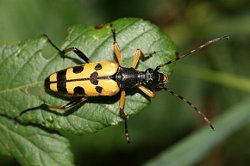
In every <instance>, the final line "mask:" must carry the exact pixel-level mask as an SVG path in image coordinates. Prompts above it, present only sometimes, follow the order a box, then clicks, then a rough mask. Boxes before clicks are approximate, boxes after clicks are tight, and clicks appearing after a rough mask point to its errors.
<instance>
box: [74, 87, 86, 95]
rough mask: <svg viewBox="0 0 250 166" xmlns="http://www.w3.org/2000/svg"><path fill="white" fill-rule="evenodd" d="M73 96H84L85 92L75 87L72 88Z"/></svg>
mask: <svg viewBox="0 0 250 166" xmlns="http://www.w3.org/2000/svg"><path fill="white" fill-rule="evenodd" d="M74 94H75V95H84V94H85V90H84V89H83V88H82V87H80V86H77V87H75V88H74Z"/></svg>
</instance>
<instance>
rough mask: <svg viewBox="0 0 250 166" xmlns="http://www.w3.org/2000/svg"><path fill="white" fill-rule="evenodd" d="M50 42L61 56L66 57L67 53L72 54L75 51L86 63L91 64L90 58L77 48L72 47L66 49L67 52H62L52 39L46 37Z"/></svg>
mask: <svg viewBox="0 0 250 166" xmlns="http://www.w3.org/2000/svg"><path fill="white" fill-rule="evenodd" d="M44 36H45V37H46V38H47V40H48V42H49V43H50V44H51V45H52V47H54V48H55V49H56V50H57V51H58V52H59V53H60V54H61V56H64V54H66V53H67V52H70V51H74V53H75V54H76V55H77V56H79V57H80V58H81V59H82V60H84V61H85V62H86V63H89V62H90V60H89V58H88V57H87V56H86V55H85V54H84V53H83V52H82V51H80V50H79V49H77V48H75V47H70V48H66V49H65V50H62V51H61V50H60V49H59V48H58V47H57V46H56V45H55V44H54V43H53V42H52V40H50V38H49V37H48V36H47V35H44Z"/></svg>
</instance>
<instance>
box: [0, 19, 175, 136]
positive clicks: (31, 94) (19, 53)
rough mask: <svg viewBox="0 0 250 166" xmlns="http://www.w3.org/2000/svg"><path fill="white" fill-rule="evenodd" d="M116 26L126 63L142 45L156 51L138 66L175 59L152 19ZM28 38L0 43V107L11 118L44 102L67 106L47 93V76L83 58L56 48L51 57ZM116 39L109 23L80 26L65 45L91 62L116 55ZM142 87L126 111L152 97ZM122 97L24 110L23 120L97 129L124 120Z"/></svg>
mask: <svg viewBox="0 0 250 166" xmlns="http://www.w3.org/2000/svg"><path fill="white" fill-rule="evenodd" d="M113 26H114V28H115V29H116V32H117V42H118V44H119V46H120V50H121V52H122V56H123V60H124V65H125V66H130V64H131V63H132V59H133V54H134V52H135V50H136V49H137V48H140V49H142V51H143V52H144V53H151V52H153V51H157V54H155V55H154V56H153V57H152V58H150V59H148V60H146V61H144V62H140V63H139V65H138V69H140V70H144V69H146V68H149V67H151V68H155V67H156V66H157V65H159V64H161V63H163V62H166V61H168V60H170V59H172V58H174V56H175V46H174V44H173V43H172V41H171V40H170V39H169V38H168V37H166V36H165V35H164V34H163V33H161V32H160V31H159V29H158V28H157V27H156V26H154V25H152V24H151V23H149V22H146V21H143V20H142V19H136V18H130V19H129V18H126V19H120V20H117V21H114V22H113ZM38 40H42V42H43V44H45V42H46V39H45V38H44V37H41V38H40V39H38ZM30 42H31V41H25V42H24V44H21V45H20V46H19V47H14V48H11V49H7V48H2V51H1V54H2V57H3V58H2V59H1V61H2V63H4V66H2V67H1V71H6V72H5V73H4V75H3V79H1V83H0V85H2V86H1V91H0V94H1V100H2V102H4V103H5V104H4V105H2V106H1V112H3V113H5V114H8V115H9V116H11V117H13V116H14V115H17V114H18V113H19V112H20V111H22V110H25V109H27V108H31V107H36V106H38V105H40V104H42V103H44V102H45V103H47V104H50V105H63V104H65V103H67V102H69V100H66V101H65V100H64V99H60V98H58V97H57V96H51V95H49V94H47V93H46V92H45V91H44V87H43V84H44V79H45V78H46V77H47V76H48V75H50V74H51V73H53V72H55V71H59V70H61V69H63V68H66V67H69V66H73V65H76V62H81V61H80V59H77V58H78V57H77V56H76V55H75V54H73V53H69V54H67V56H68V57H70V58H71V59H70V58H64V59H62V58H61V57H60V56H58V53H55V54H54V55H50V56H48V55H42V54H41V52H39V51H36V50H35V49H34V46H33V45H31V43H30ZM112 42H113V38H112V33H111V29H110V26H109V24H106V25H104V26H103V28H101V29H96V28H94V26H82V25H77V26H74V27H72V28H70V30H69V35H68V37H67V38H66V41H65V42H64V43H63V46H62V48H61V49H65V48H68V47H77V48H79V49H80V50H82V51H83V52H84V53H85V54H86V55H87V56H88V57H89V58H90V59H91V60H92V61H93V62H96V61H105V60H114V58H115V57H114V55H113V49H112ZM7 53H9V54H8V55H7ZM5 54H6V55H5ZM5 57H8V58H5ZM46 58H47V59H46ZM72 58H73V60H72ZM13 66H15V68H13ZM13 70H14V71H13ZM170 71H171V69H170V68H169V66H168V67H166V68H164V69H163V72H167V73H170ZM10 76H11V77H10ZM138 92H139V91H138V90H129V91H127V94H128V95H127V97H126V105H125V112H126V113H127V114H128V115H131V114H135V113H138V112H139V111H141V110H142V109H143V108H144V107H145V106H146V105H147V104H148V103H149V99H148V98H147V97H145V95H142V94H141V93H138ZM118 102H119V96H118V95H117V96H114V97H98V98H91V99H89V100H88V101H87V102H86V103H85V104H84V105H82V106H81V107H80V108H78V109H77V110H74V112H73V113H72V114H69V115H68V116H58V115H55V114H53V113H50V112H47V111H45V110H36V111H33V112H28V113H26V114H23V116H21V117H20V118H19V120H20V121H22V122H29V123H35V124H40V125H42V126H44V127H47V128H50V129H54V130H57V131H63V132H69V133H74V134H85V133H93V132H96V131H98V130H100V129H102V128H104V127H106V126H110V125H116V124H117V123H118V122H120V121H122V119H121V118H120V117H119V111H118ZM60 111H61V110H60Z"/></svg>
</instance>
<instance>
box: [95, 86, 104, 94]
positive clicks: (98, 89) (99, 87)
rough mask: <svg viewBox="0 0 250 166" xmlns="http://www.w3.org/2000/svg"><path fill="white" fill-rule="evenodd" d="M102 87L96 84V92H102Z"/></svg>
mask: <svg viewBox="0 0 250 166" xmlns="http://www.w3.org/2000/svg"><path fill="white" fill-rule="evenodd" d="M102 89H103V88H102V87H101V86H96V87H95V90H96V92H98V93H102Z"/></svg>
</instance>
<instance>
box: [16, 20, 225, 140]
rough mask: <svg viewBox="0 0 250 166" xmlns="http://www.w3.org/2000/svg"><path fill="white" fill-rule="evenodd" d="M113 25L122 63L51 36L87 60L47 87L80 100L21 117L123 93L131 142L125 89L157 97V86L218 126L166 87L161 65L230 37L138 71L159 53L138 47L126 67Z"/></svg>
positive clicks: (58, 75) (56, 75)
mask: <svg viewBox="0 0 250 166" xmlns="http://www.w3.org/2000/svg"><path fill="white" fill-rule="evenodd" d="M110 27H111V32H112V36H113V51H114V54H115V56H116V58H117V61H118V63H117V62H116V61H110V60H108V61H102V62H91V61H90V60H89V58H88V57H87V56H86V55H85V54H84V53H83V52H82V51H80V50H79V49H78V48H75V47H70V48H67V49H65V50H63V51H61V50H60V49H59V48H58V47H57V46H56V45H55V44H54V43H53V42H52V41H51V40H50V39H49V38H48V41H49V43H50V44H51V45H52V46H53V47H54V48H55V49H57V50H58V51H59V53H60V54H61V55H65V54H66V53H67V52H70V51H73V52H74V53H75V54H76V55H77V56H79V57H80V58H81V59H82V60H83V61H85V62H86V63H84V64H81V65H78V66H73V67H69V68H66V69H63V70H61V71H58V72H55V73H53V74H51V75H50V76H49V77H48V78H46V79H45V89H46V90H48V91H51V92H54V93H56V94H58V95H62V96H70V97H74V98H76V99H74V100H72V101H71V102H69V103H67V104H65V105H62V106H55V105H47V104H42V105H40V106H38V107H34V108H30V109H26V110H24V111H22V112H21V113H20V114H19V115H18V116H17V117H19V116H21V115H23V114H24V113H26V112H28V111H31V110H35V109H37V108H43V109H63V110H69V109H72V108H73V107H75V106H76V105H78V104H80V103H83V102H85V101H86V100H87V98H88V97H93V96H114V95H116V94H117V93H120V101H119V114H120V117H121V118H122V119H123V120H124V123H125V137H126V140H127V142H128V143H129V135H128V126H127V115H126V114H125V113H124V104H125V96H126V93H125V90H127V89H130V88H135V87H136V88H138V89H140V90H141V91H142V92H143V93H145V94H146V95H147V96H149V97H150V98H153V97H155V95H156V93H155V89H163V90H166V91H167V92H169V93H171V94H172V95H174V96H176V97H178V98H180V99H181V100H183V101H184V102H186V103H187V104H188V105H190V106H191V107H192V108H193V109H194V110H195V111H196V112H197V113H198V114H200V115H201V116H202V117H203V119H204V121H206V122H207V123H208V124H209V126H210V127H211V128H212V129H214V127H213V126H212V124H211V122H210V121H209V120H208V118H207V117H206V116H205V115H204V114H203V113H202V112H201V111H200V110H199V109H198V108H197V107H196V106H194V104H192V103H191V102H190V101H188V100H187V99H186V98H184V97H183V96H181V95H178V94H177V93H175V92H174V91H172V90H171V89H169V88H167V87H165V86H164V85H165V84H167V83H168V76H167V75H166V74H163V73H161V72H159V70H160V68H161V67H163V66H166V65H169V64H171V63H174V62H176V61H177V60H179V59H182V58H184V57H186V56H188V55H190V54H192V53H194V52H196V51H198V50H200V49H202V48H204V47H206V46H208V45H210V44H212V43H214V42H217V41H219V40H222V39H227V38H228V36H221V37H218V38H215V39H212V40H209V41H207V42H206V43H204V44H202V45H200V46H199V47H197V48H196V49H193V50H191V51H189V52H187V53H185V54H183V55H178V54H177V55H178V56H176V58H174V59H172V60H170V61H168V62H166V63H163V64H160V65H158V66H157V67H156V68H155V69H152V68H148V69H146V70H145V71H138V70H136V66H137V64H138V61H139V59H142V60H144V59H147V58H150V57H151V56H152V55H153V54H154V53H155V52H154V53H151V54H148V55H147V56H146V54H143V53H142V51H141V50H140V49H139V48H138V49H137V50H136V51H135V53H134V56H133V62H132V65H131V67H123V66H122V63H123V62H122V56H121V52H120V50H119V46H118V43H117V41H116V32H115V28H113V26H112V24H110Z"/></svg>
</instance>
